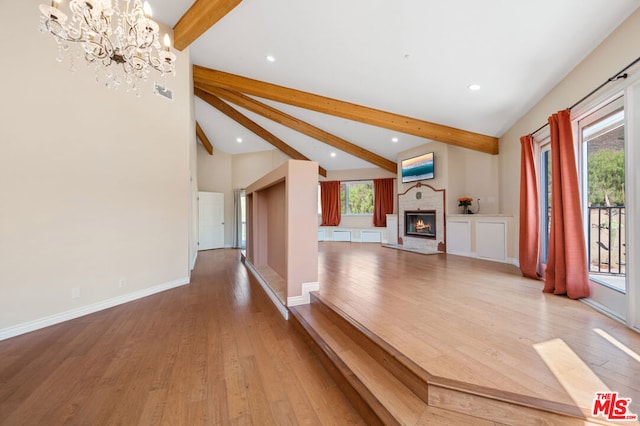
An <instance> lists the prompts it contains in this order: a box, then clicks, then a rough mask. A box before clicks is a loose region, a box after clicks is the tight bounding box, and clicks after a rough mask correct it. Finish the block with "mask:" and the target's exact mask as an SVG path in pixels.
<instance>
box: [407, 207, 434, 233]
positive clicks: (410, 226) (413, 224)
mask: <svg viewBox="0 0 640 426" xmlns="http://www.w3.org/2000/svg"><path fill="white" fill-rule="evenodd" d="M404 227H405V230H404V235H406V236H409V237H421V238H430V239H433V240H435V239H436V211H435V210H405V212H404Z"/></svg>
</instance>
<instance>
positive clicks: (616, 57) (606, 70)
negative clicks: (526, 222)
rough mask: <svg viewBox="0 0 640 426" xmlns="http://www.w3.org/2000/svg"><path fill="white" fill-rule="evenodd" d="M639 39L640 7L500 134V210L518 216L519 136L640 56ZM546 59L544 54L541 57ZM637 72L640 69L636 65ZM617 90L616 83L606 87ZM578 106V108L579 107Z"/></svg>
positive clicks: (514, 237)
mask: <svg viewBox="0 0 640 426" xmlns="http://www.w3.org/2000/svg"><path fill="white" fill-rule="evenodd" d="M638 39H640V10H638V11H636V12H635V13H634V14H633V15H631V16H630V17H629V18H628V19H627V20H626V21H625V22H624V23H623V24H622V25H620V26H619V27H618V28H617V29H616V30H615V31H614V32H613V33H612V34H611V35H610V36H609V37H608V38H607V39H605V40H604V41H603V42H602V43H601V44H600V46H598V47H597V48H596V49H595V50H594V51H593V52H592V53H591V54H590V55H589V56H587V58H585V60H584V61H583V62H581V63H580V64H579V65H578V66H577V67H576V68H575V69H574V70H573V71H571V73H569V75H568V76H567V77H566V78H565V79H564V80H562V81H561V82H560V83H559V84H558V85H557V86H556V87H555V88H554V89H553V90H552V91H551V92H550V93H549V94H547V95H546V96H545V97H544V98H543V99H542V100H541V101H540V102H538V103H537V104H536V105H535V106H534V107H533V108H532V109H531V110H530V111H529V112H528V113H527V114H525V115H524V117H522V118H521V119H520V120H519V121H518V122H517V123H516V124H515V125H514V126H513V127H511V128H510V129H509V130H508V131H507V132H506V133H505V134H504V135H503V136H502V137H501V138H500V160H499V164H500V210H501V211H502V212H503V213H505V214H510V215H513V216H514V218H515V219H516V220H517V218H518V216H519V214H520V212H519V202H520V136H522V135H526V134H528V133H531V132H532V131H534V130H536V129H537V128H538V127H540V126H541V125H542V124H544V123H546V121H547V117H548V116H549V115H551V114H552V113H555V112H557V111H559V110H561V109H565V108H567V107H569V106H571V105H572V104H573V103H574V102H576V101H577V100H579V99H581V98H582V97H583V96H584V95H586V94H587V93H589V92H590V91H591V90H592V89H594V88H595V87H597V86H599V85H600V84H601V83H602V82H604V81H606V80H607V79H608V78H609V77H611V76H612V75H613V74H614V73H615V72H617V71H618V70H620V69H622V68H623V67H625V66H626V65H627V64H629V63H631V62H632V61H633V60H634V59H636V58H637V57H638V49H637V43H635V40H638ZM540 61H541V62H544V58H540ZM635 72H636V73H637V72H638V67H637V66H636V68H635ZM611 90H615V84H611V85H609V86H607V89H606V90H605V91H611ZM578 109H579V108H578ZM517 233H518V231H517V228H516V232H513V233H511V234H510V237H511V238H512V241H511V245H512V246H513V247H514V248H515V253H514V257H515V258H517V257H518V235H517Z"/></svg>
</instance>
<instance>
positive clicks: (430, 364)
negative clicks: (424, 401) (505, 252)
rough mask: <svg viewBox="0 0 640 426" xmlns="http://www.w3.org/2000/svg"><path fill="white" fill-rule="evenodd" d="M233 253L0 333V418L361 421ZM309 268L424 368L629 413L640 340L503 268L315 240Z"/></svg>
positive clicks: (639, 391)
mask: <svg viewBox="0 0 640 426" xmlns="http://www.w3.org/2000/svg"><path fill="white" fill-rule="evenodd" d="M239 259H240V254H239V252H238V251H236V250H214V251H206V252H200V254H199V257H198V262H197V265H196V269H195V271H194V273H193V276H192V284H190V285H188V286H184V287H181V288H176V289H173V290H170V291H167V292H164V293H161V294H157V295H154V296H150V297H147V298H144V299H141V300H138V301H135V302H131V303H128V304H126V305H122V306H118V307H115V308H112V309H109V310H105V311H101V312H98V313H96V314H92V315H88V316H85V317H82V318H78V319H76V320H72V321H68V322H66V323H62V324H58V325H56V326H52V327H49V328H46V329H42V330H39V331H36V332H33V333H29V334H26V335H23V336H19V337H16V338H12V339H8V340H5V341H3V342H0V424H1V425H29V424H34V425H41V424H47V425H57V424H126V425H130V424H154V425H155V424H171V425H178V424H189V425H191V424H260V425H263V424H278V425H280V424H327V425H331V424H336V425H344V424H364V423H365V422H364V421H363V420H362V418H361V417H359V415H358V414H357V412H356V411H355V410H354V408H353V406H351V405H350V403H349V402H348V401H347V400H346V398H345V397H344V395H343V393H342V392H341V390H340V389H339V387H338V386H337V385H336V384H335V382H333V380H332V379H331V378H330V376H329V375H328V374H327V372H326V371H325V370H324V369H323V367H322V366H321V364H320V363H319V361H318V358H317V357H316V356H315V355H314V354H313V353H312V351H311V349H310V348H309V347H308V346H307V345H306V344H305V342H304V340H303V338H302V337H301V335H299V334H298V333H297V332H296V331H295V330H294V329H293V327H292V325H291V324H290V323H287V322H286V321H284V320H283V319H282V317H281V315H280V313H279V312H278V311H277V310H276V309H275V308H274V307H273V306H272V305H271V301H270V300H269V299H268V298H267V296H266V295H265V294H264V293H263V292H262V290H261V289H260V287H259V286H258V285H257V283H256V282H255V281H254V280H253V278H249V276H248V273H247V270H246V269H245V267H244V266H243V265H242V264H241V263H240V260H239ZM319 274H320V277H319V278H320V295H321V296H322V297H323V298H324V299H327V300H328V301H330V302H331V303H332V304H334V305H336V306H338V307H339V308H340V309H342V310H343V311H345V312H347V313H348V314H349V315H350V316H351V318H353V319H354V320H356V321H357V322H359V323H360V324H362V325H364V326H365V327H367V328H368V329H369V330H371V331H372V332H374V333H375V334H376V335H378V336H379V337H381V338H383V339H384V340H385V341H386V342H387V343H389V344H390V345H392V346H393V347H394V348H395V349H397V350H398V351H400V352H401V353H403V354H404V355H405V356H407V357H409V358H410V359H411V360H412V361H413V362H415V363H416V364H418V365H419V366H420V367H422V368H423V369H425V370H426V371H428V372H429V374H431V375H433V376H436V377H441V378H445V379H447V380H454V381H459V382H464V383H469V384H471V385H474V386H479V387H485V388H491V389H499V390H503V391H505V392H512V393H516V394H520V395H524V396H529V397H532V398H541V399H546V400H549V401H555V402H557V403H562V404H569V405H573V406H578V407H581V408H582V409H583V410H586V409H589V408H590V407H591V404H592V401H593V397H594V392H596V391H606V390H611V391H616V392H619V394H620V396H621V397H626V398H632V400H633V402H632V404H631V411H632V412H633V413H636V414H637V413H638V412H640V404H639V403H640V380H638V377H640V374H639V373H640V355H638V354H640V335H639V334H638V333H635V332H633V331H631V330H629V329H628V328H626V327H625V326H623V325H621V324H619V323H617V322H615V321H613V320H610V319H609V318H606V317H604V316H603V315H601V314H599V313H597V312H595V311H593V310H592V309H591V308H589V307H587V306H586V305H584V304H582V303H580V302H576V301H571V300H568V299H566V298H564V297H559V296H553V295H548V294H543V293H542V291H541V290H542V286H541V283H539V282H536V281H533V280H529V279H525V278H522V277H521V276H520V274H519V272H518V270H517V269H516V268H515V267H513V266H510V265H505V264H499V263H494V262H487V261H481V260H475V259H468V258H462V257H457V256H451V255H420V254H416V253H410V252H403V251H398V250H393V249H389V248H383V247H381V246H379V245H377V244H357V243H329V242H324V243H321V244H320V251H319ZM454 403H455V402H454ZM460 404H466V402H464V401H462V402H460ZM462 408H465V407H462ZM467 408H469V407H467ZM487 409H488V408H487ZM452 410H453V411H458V410H456V409H455V407H452ZM460 411H461V412H462V410H460ZM469 414H470V415H474V413H469ZM434 415H435V414H434ZM430 423H432V422H431V421H428V422H427V423H426V424H430ZM441 423H442V424H450V422H449V423H448V422H447V421H443V422H441ZM453 424H465V422H464V420H460V421H459V422H454V423H453Z"/></svg>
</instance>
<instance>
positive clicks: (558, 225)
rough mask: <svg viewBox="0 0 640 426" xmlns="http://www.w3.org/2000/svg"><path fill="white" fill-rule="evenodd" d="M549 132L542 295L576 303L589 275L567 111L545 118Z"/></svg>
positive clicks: (586, 287) (585, 293)
mask: <svg viewBox="0 0 640 426" xmlns="http://www.w3.org/2000/svg"><path fill="white" fill-rule="evenodd" d="M549 128H550V130H551V231H550V236H549V253H548V256H547V269H546V271H545V284H544V291H545V292H547V293H554V294H566V295H567V296H568V297H569V298H571V299H579V298H581V297H588V296H589V274H588V271H587V251H586V245H585V241H584V232H583V227H582V212H581V208H580V193H579V187H578V172H577V168H576V157H575V152H574V147H573V132H572V128H571V116H570V111H569V110H564V111H559V112H558V113H557V114H553V115H552V116H551V117H549Z"/></svg>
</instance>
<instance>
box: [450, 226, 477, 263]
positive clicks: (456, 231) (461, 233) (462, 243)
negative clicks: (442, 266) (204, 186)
mask: <svg viewBox="0 0 640 426" xmlns="http://www.w3.org/2000/svg"><path fill="white" fill-rule="evenodd" d="M447 253H451V254H458V255H460V256H469V255H470V254H471V223H470V222H469V221H468V220H449V221H448V222H447Z"/></svg>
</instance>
